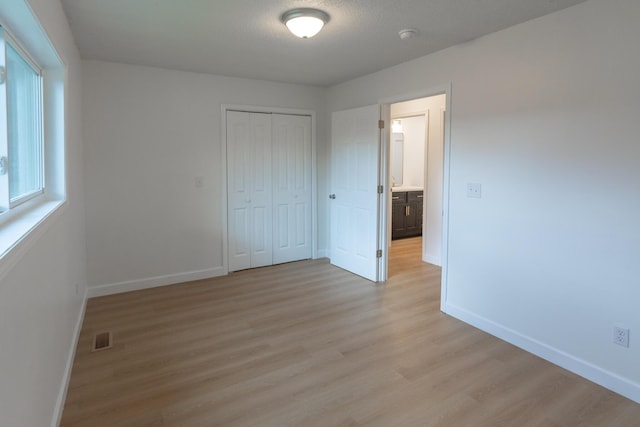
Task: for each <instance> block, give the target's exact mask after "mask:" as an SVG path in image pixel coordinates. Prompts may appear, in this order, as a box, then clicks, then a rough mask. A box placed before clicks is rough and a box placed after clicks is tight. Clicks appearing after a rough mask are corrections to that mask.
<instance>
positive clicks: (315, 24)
mask: <svg viewBox="0 0 640 427" xmlns="http://www.w3.org/2000/svg"><path fill="white" fill-rule="evenodd" d="M280 20H281V21H282V22H284V24H285V25H286V26H287V28H289V31H291V32H292V33H293V34H294V35H295V36H297V37H300V38H301V39H308V38H310V37H313V36H315V35H316V34H318V33H319V32H320V30H321V29H322V27H323V26H324V24H326V23H327V22H329V15H327V14H326V13H325V12H323V11H321V10H317V9H292V10H289V11H287V12H285V13H283V14H282V16H281V17H280Z"/></svg>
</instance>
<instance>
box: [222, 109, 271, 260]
mask: <svg viewBox="0 0 640 427" xmlns="http://www.w3.org/2000/svg"><path fill="white" fill-rule="evenodd" d="M227 176H228V178H227V179H228V183H227V185H228V187H227V188H228V191H227V197H228V201H227V206H228V212H227V215H228V221H229V227H228V229H229V233H228V234H229V271H237V270H242V269H246V268H253V267H261V266H265V265H271V264H272V263H273V250H272V247H273V242H272V232H271V226H272V225H271V224H272V222H273V219H272V218H273V217H272V212H273V205H272V193H271V182H272V176H271V115H270V114H260V113H244V112H236V111H228V112H227Z"/></svg>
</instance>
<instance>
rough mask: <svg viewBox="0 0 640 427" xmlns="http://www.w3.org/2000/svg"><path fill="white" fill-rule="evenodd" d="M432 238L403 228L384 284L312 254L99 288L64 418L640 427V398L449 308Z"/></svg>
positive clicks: (117, 422) (90, 421) (100, 422)
mask: <svg viewBox="0 0 640 427" xmlns="http://www.w3.org/2000/svg"><path fill="white" fill-rule="evenodd" d="M419 244H420V239H419V238H418V239H406V240H400V241H394V244H393V250H392V251H391V257H390V279H389V281H388V283H386V284H378V285H376V284H373V283H370V282H368V281H366V280H364V279H361V278H359V277H357V276H354V275H352V274H350V273H348V272H345V271H343V270H340V269H337V268H335V267H332V266H331V265H330V264H329V263H328V261H327V260H312V261H302V262H296V263H290V264H284V265H278V266H273V267H266V268H261V269H255V270H249V271H242V272H238V273H234V274H231V275H229V276H227V277H221V278H215V279H210V280H202V281H197V282H191V283H184V284H180V285H174V286H167V287H162V288H156V289H151V290H144V291H138V292H131V293H127V294H119V295H112V296H107V297H101V298H94V299H91V300H89V302H88V305H87V312H86V316H85V319H84V324H83V327H82V332H81V336H80V340H79V343H78V348H77V351H76V357H75V361H74V365H73V373H72V375H71V382H70V386H69V392H68V395H67V401H66V404H65V409H64V414H63V419H62V425H63V426H290V425H291V426H293V425H295V426H359V425H372V426H405V425H406V426H592V425H593V426H640V405H638V404H635V403H633V402H631V401H630V400H628V399H625V398H623V397H621V396H619V395H616V394H615V393H612V392H610V391H608V390H606V389H604V388H602V387H600V386H597V385H595V384H593V383H591V382H589V381H587V380H584V379H582V378H580V377H578V376H576V375H573V374H571V373H569V372H567V371H565V370H563V369H560V368H558V367H556V366H554V365H552V364H550V363H548V362H545V361H543V360H541V359H539V358H537V357H535V356H533V355H531V354H528V353H526V352H524V351H522V350H519V349H517V348H515V347H513V346H512V345H510V344H507V343H505V342H503V341H501V340H499V339H497V338H494V337H492V336H490V335H487V334H485V333H483V332H481V331H479V330H477V329H475V328H473V327H471V326H468V325H466V324H464V323H462V322H460V321H458V320H456V319H453V318H451V317H448V316H446V315H444V314H442V313H441V312H440V311H439V303H440V288H439V286H440V269H439V268H437V267H435V266H432V265H429V264H423V263H422V262H420V249H419ZM106 330H109V331H112V332H113V337H114V347H113V348H112V349H109V350H105V351H102V352H95V353H91V352H90V348H91V344H92V337H93V335H94V333H97V332H101V331H106Z"/></svg>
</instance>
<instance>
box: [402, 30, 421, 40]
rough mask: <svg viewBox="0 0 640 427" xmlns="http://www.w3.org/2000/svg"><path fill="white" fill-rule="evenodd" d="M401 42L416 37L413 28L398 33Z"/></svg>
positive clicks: (416, 34)
mask: <svg viewBox="0 0 640 427" xmlns="http://www.w3.org/2000/svg"><path fill="white" fill-rule="evenodd" d="M398 35H399V36H400V39H401V40H409V39H412V38H414V37H417V36H418V31H417V30H414V29H413V28H407V29H405V30H400V31H398Z"/></svg>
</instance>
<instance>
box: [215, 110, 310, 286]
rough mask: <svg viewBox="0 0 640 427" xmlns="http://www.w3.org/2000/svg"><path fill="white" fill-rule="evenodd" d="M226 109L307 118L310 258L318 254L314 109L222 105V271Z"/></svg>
mask: <svg viewBox="0 0 640 427" xmlns="http://www.w3.org/2000/svg"><path fill="white" fill-rule="evenodd" d="M227 111H242V112H247V113H266V114H289V115H297V116H310V117H311V257H312V258H313V259H316V258H317V257H318V243H317V242H318V237H317V235H318V206H317V204H318V194H317V193H318V190H317V188H318V172H317V144H316V112H315V111H313V110H304V109H298V108H280V107H268V106H256V105H241V104H222V106H221V119H220V124H221V126H220V129H221V134H220V138H221V139H220V141H221V144H220V146H221V153H220V154H221V157H222V159H223V162H222V168H221V171H220V174H221V176H220V178H221V181H220V182H221V186H222V189H221V192H220V205H221V206H222V218H221V224H220V225H221V228H222V265H223V268H224V274H229V234H228V233H229V230H228V225H229V218H228V216H227V208H228V198H227Z"/></svg>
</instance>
